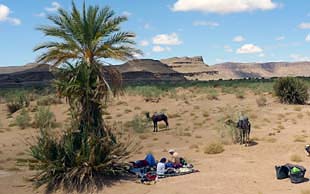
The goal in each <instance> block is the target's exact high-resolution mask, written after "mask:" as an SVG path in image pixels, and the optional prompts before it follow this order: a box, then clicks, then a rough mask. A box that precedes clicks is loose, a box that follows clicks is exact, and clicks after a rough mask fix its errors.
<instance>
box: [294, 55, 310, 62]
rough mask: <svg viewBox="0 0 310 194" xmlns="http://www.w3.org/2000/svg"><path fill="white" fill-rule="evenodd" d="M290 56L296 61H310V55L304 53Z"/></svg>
mask: <svg viewBox="0 0 310 194" xmlns="http://www.w3.org/2000/svg"><path fill="white" fill-rule="evenodd" d="M290 57H291V58H292V59H293V60H294V61H310V57H306V56H302V55H299V54H291V55H290Z"/></svg>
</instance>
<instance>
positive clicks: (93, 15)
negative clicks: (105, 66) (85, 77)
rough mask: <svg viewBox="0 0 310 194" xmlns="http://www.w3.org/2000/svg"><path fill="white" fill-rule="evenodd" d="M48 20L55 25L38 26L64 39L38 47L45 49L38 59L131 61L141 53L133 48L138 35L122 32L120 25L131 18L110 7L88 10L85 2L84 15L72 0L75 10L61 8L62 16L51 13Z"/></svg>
mask: <svg viewBox="0 0 310 194" xmlns="http://www.w3.org/2000/svg"><path fill="white" fill-rule="evenodd" d="M48 19H49V20H50V21H51V22H52V23H53V24H54V26H40V27H38V28H37V29H38V30H40V31H42V32H43V33H44V34H45V35H46V36H50V37H54V38H57V39H58V40H59V39H60V40H61V41H51V42H45V43H43V44H41V45H38V46H37V47H35V48H34V51H39V50H44V51H45V52H43V54H41V55H40V56H39V57H38V62H42V63H52V65H59V64H61V63H63V62H66V61H69V60H77V59H80V60H83V61H85V62H87V64H89V65H90V64H94V63H98V61H99V60H100V59H102V58H103V59H105V58H111V59H118V60H128V59H131V58H133V56H134V54H136V53H140V51H139V50H137V49H135V48H134V47H133V45H134V44H135V42H134V41H133V38H134V37H135V34H134V33H131V32H120V24H121V23H122V22H124V21H126V20H127V18H126V17H125V16H115V13H114V11H112V10H111V9H110V8H109V7H105V8H103V9H100V8H99V7H98V6H89V7H88V8H87V9H86V6H85V2H84V4H83V10H82V14H81V13H80V12H79V11H78V9H77V7H76V5H75V3H74V2H72V11H71V13H70V12H67V11H66V10H64V9H62V8H60V9H59V10H58V15H50V16H48Z"/></svg>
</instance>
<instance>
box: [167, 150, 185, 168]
mask: <svg viewBox="0 0 310 194" xmlns="http://www.w3.org/2000/svg"><path fill="white" fill-rule="evenodd" d="M168 152H169V154H170V155H171V162H172V163H173V165H174V166H175V167H182V164H181V160H180V157H179V154H178V153H177V152H176V151H175V150H174V149H170V150H169V151H168Z"/></svg>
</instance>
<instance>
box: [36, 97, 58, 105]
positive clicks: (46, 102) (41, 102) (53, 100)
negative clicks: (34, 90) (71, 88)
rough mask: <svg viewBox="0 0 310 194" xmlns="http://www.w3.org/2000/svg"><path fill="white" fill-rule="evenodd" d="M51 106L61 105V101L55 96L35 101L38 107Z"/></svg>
mask: <svg viewBox="0 0 310 194" xmlns="http://www.w3.org/2000/svg"><path fill="white" fill-rule="evenodd" d="M52 104H61V99H59V98H57V97H56V96H43V97H41V98H40V99H39V100H38V101H37V105H38V106H49V105H52Z"/></svg>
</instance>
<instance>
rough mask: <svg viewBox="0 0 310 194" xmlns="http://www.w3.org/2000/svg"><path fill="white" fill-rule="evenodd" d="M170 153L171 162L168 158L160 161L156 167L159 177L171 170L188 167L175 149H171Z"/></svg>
mask: <svg viewBox="0 0 310 194" xmlns="http://www.w3.org/2000/svg"><path fill="white" fill-rule="evenodd" d="M168 152H169V154H170V155H171V160H167V158H161V159H160V161H159V162H158V163H157V167H156V174H157V175H164V174H166V173H167V172H168V169H170V168H174V169H178V168H181V167H183V166H184V165H187V163H186V161H185V160H184V158H181V157H179V154H178V153H177V152H176V151H175V150H174V149H170V150H169V151H168Z"/></svg>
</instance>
